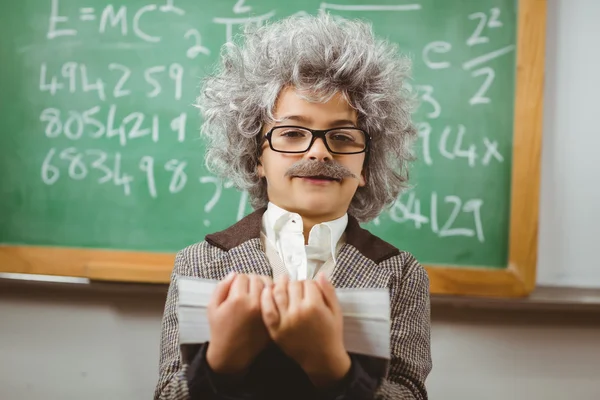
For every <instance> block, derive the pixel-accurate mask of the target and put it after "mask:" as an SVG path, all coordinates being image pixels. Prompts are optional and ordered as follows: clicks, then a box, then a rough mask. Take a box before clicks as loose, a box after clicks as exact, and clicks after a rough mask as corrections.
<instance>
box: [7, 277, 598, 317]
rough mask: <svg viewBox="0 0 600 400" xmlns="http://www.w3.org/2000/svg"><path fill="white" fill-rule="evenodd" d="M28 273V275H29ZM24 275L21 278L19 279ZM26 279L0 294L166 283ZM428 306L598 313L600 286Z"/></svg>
mask: <svg viewBox="0 0 600 400" xmlns="http://www.w3.org/2000/svg"><path fill="white" fill-rule="evenodd" d="M29 276H31V275H29ZM23 277H25V279H22V278H23ZM31 278H32V279H27V276H26V275H23V274H7V273H0V293H9V292H12V293H18V292H21V291H36V292H38V291H39V292H48V291H51V292H53V293H55V294H58V293H59V292H69V293H70V294H73V293H94V294H102V293H106V294H111V295H123V296H127V297H129V296H140V295H141V296H161V297H162V296H166V293H167V289H168V285H166V284H148V283H119V282H107V281H93V280H87V279H80V278H75V279H73V280H72V281H69V279H63V280H61V281H58V282H57V281H52V280H39V279H35V278H36V277H35V276H31ZM431 306H432V308H436V307H439V308H447V307H451V308H461V309H499V310H504V311H509V310H514V311H519V310H523V311H597V312H600V288H572V287H557V286H538V287H537V288H536V289H535V290H534V291H533V292H532V293H531V294H530V295H529V296H528V297H523V298H486V297H471V296H455V295H437V294H433V295H431Z"/></svg>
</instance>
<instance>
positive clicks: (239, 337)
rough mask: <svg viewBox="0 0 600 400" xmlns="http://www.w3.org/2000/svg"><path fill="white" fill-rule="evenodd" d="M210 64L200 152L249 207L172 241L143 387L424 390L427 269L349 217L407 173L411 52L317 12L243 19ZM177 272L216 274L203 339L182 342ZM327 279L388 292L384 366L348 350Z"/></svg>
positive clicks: (259, 395) (178, 393)
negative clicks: (246, 22)
mask: <svg viewBox="0 0 600 400" xmlns="http://www.w3.org/2000/svg"><path fill="white" fill-rule="evenodd" d="M222 64H223V66H222V68H221V70H220V71H218V72H217V73H215V75H214V76H211V77H209V78H208V79H207V80H206V82H205V86H204V89H203V91H202V95H201V96H200V98H199V106H200V108H201V110H202V113H203V117H204V124H203V127H202V133H203V135H204V137H205V139H206V144H207V154H206V162H207V166H208V168H209V169H210V170H211V171H212V172H214V173H216V174H218V175H220V176H222V177H227V178H228V179H230V180H232V181H233V182H234V184H235V185H236V187H238V188H239V189H241V190H247V191H248V193H249V195H250V199H251V202H252V205H253V207H254V209H255V211H254V212H253V213H252V214H250V215H249V216H247V217H245V218H244V219H242V220H241V221H240V222H238V223H237V224H235V225H233V226H232V227H230V228H228V229H226V230H224V231H222V232H218V233H215V234H211V235H207V236H206V238H205V240H204V241H203V242H201V243H198V244H195V245H192V246H190V247H188V248H186V249H184V250H182V251H181V252H179V253H178V255H177V258H176V261H175V268H174V271H173V275H172V281H171V285H170V288H169V293H168V298H167V303H166V306H165V314H164V318H163V331H162V344H161V360H160V379H159V382H158V385H157V388H156V395H155V398H156V399H173V400H174V399H188V398H191V399H260V400H263V399H265V400H266V399H374V398H377V399H427V391H426V389H425V379H426V377H427V376H428V374H429V372H430V370H431V355H430V336H429V335H430V327H429V323H430V321H429V282H428V278H427V274H426V272H425V270H424V269H423V268H422V267H421V265H420V264H419V263H418V262H417V261H416V260H415V259H414V257H413V256H412V255H410V254H409V253H407V252H403V251H400V250H398V249H396V248H395V247H393V246H391V245H390V244H388V243H386V242H385V241H383V240H381V239H379V238H378V237H376V236H374V235H371V234H370V233H369V232H368V231H366V230H364V229H362V228H360V226H359V222H367V221H369V220H372V219H373V218H375V217H376V216H377V215H379V214H380V212H381V211H382V210H383V209H384V208H385V207H386V206H388V205H390V204H391V203H393V201H394V200H395V199H396V198H397V196H398V194H399V192H400V190H401V189H402V188H403V186H404V184H405V182H406V180H407V170H406V168H407V162H408V161H409V160H410V159H411V154H410V149H409V145H410V143H411V141H412V139H413V138H414V136H415V128H414V125H413V124H412V122H411V118H410V102H409V95H408V93H407V92H406V90H405V89H404V88H403V82H404V79H405V78H406V76H407V74H408V69H409V65H408V63H407V61H406V60H404V59H403V58H401V57H399V56H397V54H396V52H395V49H394V48H393V47H392V46H390V45H389V44H387V43H385V42H383V41H378V40H376V39H375V38H374V37H373V34H372V31H371V29H370V27H369V26H368V25H366V24H363V23H360V22H351V21H341V20H334V19H333V18H331V17H330V16H327V15H326V14H322V15H319V16H318V17H312V16H303V17H294V18H289V19H285V20H282V21H279V22H276V23H273V24H269V25H266V26H263V27H260V28H256V29H255V30H254V31H251V32H247V34H246V37H245V43H244V44H243V45H241V46H237V45H235V44H233V43H228V44H227V45H226V46H225V48H224V51H223V55H222ZM177 275H186V276H196V277H201V278H209V279H216V280H220V281H221V282H220V283H219V284H218V286H217V289H216V290H215V293H214V295H213V298H212V299H211V302H210V305H209V307H208V319H209V323H210V329H211V341H210V343H204V344H202V345H198V346H179V344H178V321H177V315H176V304H177V285H176V277H177ZM271 279H273V280H274V282H275V283H273V282H272V281H271ZM335 287H346V288H348V287H378V288H387V289H389V291H390V304H391V314H392V315H391V317H392V322H391V343H390V349H391V354H390V365H389V368H388V369H387V371H386V370H381V368H378V366H377V365H376V364H375V363H372V362H371V361H372V360H370V359H369V358H367V357H361V356H359V355H355V354H349V353H347V352H346V350H345V349H344V346H343V340H342V338H343V335H342V332H343V319H342V315H341V311H340V307H339V303H338V301H337V298H336V296H335V289H334V288H335Z"/></svg>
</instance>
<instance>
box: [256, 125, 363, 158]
mask: <svg viewBox="0 0 600 400" xmlns="http://www.w3.org/2000/svg"><path fill="white" fill-rule="evenodd" d="M317 138H321V139H323V142H324V143H325V147H326V148H327V150H328V151H329V152H330V153H331V154H360V153H365V152H366V151H367V150H368V148H369V142H370V140H371V137H370V136H369V135H368V134H367V133H366V132H365V131H363V130H362V129H359V128H353V127H352V128H333V129H325V130H316V129H309V128H304V127H301V126H291V125H290V126H287V125H286V126H276V127H274V128H273V129H271V130H270V131H269V132H268V133H267V134H266V135H265V139H266V140H268V141H269V147H271V150H273V151H277V152H279V153H305V152H307V151H308V150H309V149H310V148H311V146H312V145H313V143H314V142H315V140H317Z"/></svg>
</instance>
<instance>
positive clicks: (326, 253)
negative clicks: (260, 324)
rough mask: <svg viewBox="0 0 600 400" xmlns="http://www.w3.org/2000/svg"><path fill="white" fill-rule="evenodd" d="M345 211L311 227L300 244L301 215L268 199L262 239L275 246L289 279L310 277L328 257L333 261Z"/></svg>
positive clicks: (343, 228)
mask: <svg viewBox="0 0 600 400" xmlns="http://www.w3.org/2000/svg"><path fill="white" fill-rule="evenodd" d="M347 225H348V214H344V215H343V216H342V217H340V218H338V219H335V220H333V221H327V222H322V223H320V224H317V225H315V226H313V228H312V229H311V231H310V233H309V235H308V244H307V245H305V244H304V233H303V223H302V217H301V216H300V215H299V214H297V213H292V212H289V211H286V210H284V209H282V208H281V207H278V206H276V205H275V204H273V203H271V202H269V204H268V206H267V211H266V212H265V213H264V214H263V219H262V227H263V233H264V234H265V236H266V239H267V240H268V241H269V242H270V243H271V245H272V246H273V247H274V248H275V249H277V252H278V254H279V257H281V260H282V261H283V264H284V265H285V267H286V269H287V270H288V272H289V274H290V278H291V279H292V280H303V279H312V278H314V277H315V275H316V272H317V271H318V270H319V268H320V267H321V266H322V265H323V264H324V263H325V262H326V261H327V260H328V259H329V258H330V257H331V258H333V262H334V263H335V256H336V251H337V248H338V245H339V244H340V241H341V240H342V237H343V234H344V231H345V230H346V226H347Z"/></svg>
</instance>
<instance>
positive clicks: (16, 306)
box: [0, 0, 600, 400]
mask: <svg viewBox="0 0 600 400" xmlns="http://www.w3.org/2000/svg"><path fill="white" fill-rule="evenodd" d="M548 3H549V10H548V11H549V13H548V35H547V41H548V46H547V47H548V51H547V54H548V56H547V75H546V76H547V78H546V99H545V105H546V113H545V114H546V115H545V126H544V135H545V136H544V141H545V143H544V154H543V180H542V201H541V225H540V229H541V231H540V259H539V262H540V264H539V265H540V270H539V280H540V282H541V283H554V284H562V283H568V284H573V285H580V284H583V285H595V286H600V284H599V281H598V276H599V275H600V273H599V270H600V268H599V267H600V264H599V262H598V256H597V255H596V254H597V247H598V241H599V238H600V231H599V228H598V227H599V226H600V224H599V221H600V207H598V206H596V207H594V205H596V204H600V188H599V187H598V183H599V182H600V179H598V176H599V172H600V163H597V162H596V161H595V160H594V159H593V158H592V156H593V154H594V153H596V152H597V149H599V148H600V131H599V128H598V126H600V125H599V124H598V122H597V118H598V116H600V106H599V104H600V102H599V101H598V100H597V98H596V97H595V95H594V93H597V92H598V91H599V90H600V78H599V74H598V72H597V71H600V69H599V67H598V66H599V65H600V44H599V43H600V1H597V0H569V1H566V0H562V1H559V0H548ZM162 301H163V296H162V295H147V294H146V295H141V294H140V295H136V294H131V295H129V296H124V295H116V294H111V293H91V292H82V291H75V292H73V290H52V291H47V290H29V291H27V292H22V293H17V291H16V290H7V289H6V288H4V290H2V288H1V287H0V399H1V400H21V399H23V400H25V399H27V400H38V399H40V400H42V399H43V400H70V399H73V400H80V399H86V400H136V399H150V398H151V397H152V391H153V389H154V384H155V382H156V370H157V359H158V339H159V335H160V319H161V315H162ZM432 329H433V332H432V336H433V344H432V346H433V357H434V365H435V367H434V371H433V373H432V375H431V377H430V380H429V381H428V386H429V390H430V393H431V399H433V400H438V399H439V400H471V399H473V400H506V399H523V400H535V399H543V400H563V399H569V398H573V399H578V400H597V399H600V316H599V314H598V313H597V314H595V315H593V314H587V315H582V316H580V317H574V316H573V315H572V313H562V314H544V315H541V314H539V313H531V312H528V313H523V312H521V313H517V312H510V313H509V312H501V311H487V312H476V311H468V310H453V309H450V308H436V309H434V313H433V322H432Z"/></svg>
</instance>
